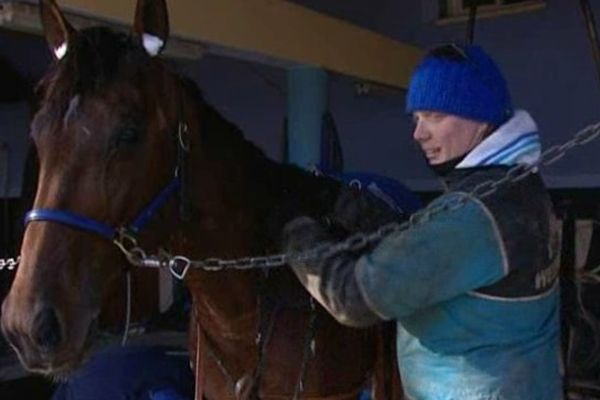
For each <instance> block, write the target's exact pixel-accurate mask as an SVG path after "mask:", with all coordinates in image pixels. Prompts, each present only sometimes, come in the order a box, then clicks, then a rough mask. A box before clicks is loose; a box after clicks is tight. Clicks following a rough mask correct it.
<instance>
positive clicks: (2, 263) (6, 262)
mask: <svg viewBox="0 0 600 400" xmlns="http://www.w3.org/2000/svg"><path fill="white" fill-rule="evenodd" d="M20 261H21V257H17V258H0V271H2V270H4V269H6V270H7V271H12V270H14V269H15V268H17V265H19V262H20Z"/></svg>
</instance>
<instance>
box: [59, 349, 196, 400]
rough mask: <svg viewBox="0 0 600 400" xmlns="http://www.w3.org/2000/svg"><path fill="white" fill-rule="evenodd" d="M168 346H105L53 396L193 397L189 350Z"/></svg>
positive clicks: (71, 399) (115, 399)
mask: <svg viewBox="0 0 600 400" xmlns="http://www.w3.org/2000/svg"><path fill="white" fill-rule="evenodd" d="M173 350H174V351H178V352H181V349H174V348H169V347H149V346H128V347H111V348H108V349H106V350H102V351H100V352H99V353H97V354H96V355H94V356H93V357H92V359H91V360H90V361H89V362H88V363H87V364H86V365H85V366H84V367H83V368H82V369H80V370H78V371H77V372H76V373H75V374H74V375H73V376H72V377H71V378H69V380H68V381H67V382H65V383H62V384H60V385H59V386H58V388H57V390H56V392H55V393H54V396H53V397H52V400H107V399H110V400H191V399H193V391H194V376H193V373H192V371H191V370H190V367H189V358H188V356H187V355H186V354H182V355H171V354H170V351H173Z"/></svg>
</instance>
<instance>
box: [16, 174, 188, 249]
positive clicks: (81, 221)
mask: <svg viewBox="0 0 600 400" xmlns="http://www.w3.org/2000/svg"><path fill="white" fill-rule="evenodd" d="M180 186H181V180H180V178H179V176H175V177H174V178H173V179H172V180H171V182H169V183H168V184H167V185H166V186H165V187H164V188H163V190H161V191H160V193H159V194H158V195H157V196H156V197H154V199H153V200H152V201H151V202H150V203H149V204H148V205H147V206H146V207H145V208H144V209H143V210H142V211H141V212H140V213H139V214H138V215H137V217H136V218H135V219H134V220H133V222H132V223H131V224H129V225H128V226H127V231H128V232H131V233H134V234H137V233H139V232H140V231H141V230H142V229H144V227H145V226H146V225H147V224H148V222H149V221H150V219H152V217H153V216H154V215H155V214H156V213H157V212H158V210H159V209H161V208H162V207H163V206H164V205H165V204H166V202H167V201H168V200H169V199H170V198H171V196H173V194H174V193H176V192H177V190H179V188H180ZM37 221H50V222H57V223H60V224H63V225H67V226H70V227H73V228H77V229H80V230H83V231H88V232H93V233H96V234H98V235H100V236H102V237H104V238H106V239H108V240H114V239H115V238H116V237H117V235H118V234H119V232H121V229H120V228H115V227H112V226H110V225H107V224H105V223H103V222H99V221H96V220H94V219H91V218H88V217H86V216H84V215H81V214H77V213H74V212H71V211H66V210H53V209H48V208H36V209H33V210H31V211H29V212H27V214H25V221H24V222H25V226H27V225H28V224H29V223H31V222H37Z"/></svg>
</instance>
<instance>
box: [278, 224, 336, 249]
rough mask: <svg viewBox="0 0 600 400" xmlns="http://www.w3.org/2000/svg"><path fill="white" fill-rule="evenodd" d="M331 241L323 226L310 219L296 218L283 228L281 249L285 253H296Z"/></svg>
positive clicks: (330, 236)
mask: <svg viewBox="0 0 600 400" xmlns="http://www.w3.org/2000/svg"><path fill="white" fill-rule="evenodd" d="M332 240H333V235H332V234H331V233H329V232H328V230H327V229H326V228H325V226H323V225H322V224H320V223H318V222H317V221H315V220H314V219H312V218H310V217H298V218H296V219H294V220H292V221H290V222H288V223H287V224H286V225H285V227H284V228H283V235H282V248H283V251H284V252H286V253H298V252H302V251H305V250H308V249H311V248H313V247H315V246H317V245H319V244H321V243H325V242H330V241H332Z"/></svg>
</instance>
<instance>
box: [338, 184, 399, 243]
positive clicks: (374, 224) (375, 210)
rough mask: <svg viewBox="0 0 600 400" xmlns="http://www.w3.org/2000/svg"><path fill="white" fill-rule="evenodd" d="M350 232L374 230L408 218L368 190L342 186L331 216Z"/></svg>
mask: <svg viewBox="0 0 600 400" xmlns="http://www.w3.org/2000/svg"><path fill="white" fill-rule="evenodd" d="M330 218H331V220H332V222H333V223H334V224H335V225H338V226H340V227H342V228H343V229H344V230H345V231H346V232H348V233H355V232H372V231H374V230H376V229H377V228H379V227H381V226H383V225H386V224H388V223H390V222H398V221H402V220H404V219H406V216H405V215H402V214H399V213H397V212H396V211H394V210H393V209H392V208H391V207H390V206H388V205H387V204H386V203H385V202H383V201H382V200H380V199H378V198H376V197H375V196H374V195H372V194H370V193H369V192H368V191H361V190H356V189H354V188H351V187H342V188H341V189H340V193H339V195H338V198H337V200H336V202H335V206H334V208H333V213H332V214H331V216H330Z"/></svg>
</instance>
